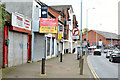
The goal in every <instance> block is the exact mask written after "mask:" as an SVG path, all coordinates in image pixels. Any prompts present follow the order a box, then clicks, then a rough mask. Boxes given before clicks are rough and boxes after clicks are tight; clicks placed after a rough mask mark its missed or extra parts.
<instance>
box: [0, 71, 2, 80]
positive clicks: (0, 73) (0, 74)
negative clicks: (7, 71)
mask: <svg viewBox="0 0 120 80" xmlns="http://www.w3.org/2000/svg"><path fill="white" fill-rule="evenodd" d="M1 79H2V69H0V80H1Z"/></svg>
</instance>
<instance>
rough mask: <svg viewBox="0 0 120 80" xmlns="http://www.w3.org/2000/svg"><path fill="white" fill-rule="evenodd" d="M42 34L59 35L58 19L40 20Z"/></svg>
mask: <svg viewBox="0 0 120 80" xmlns="http://www.w3.org/2000/svg"><path fill="white" fill-rule="evenodd" d="M39 32H40V33H57V32H58V19H54V18H40V29H39Z"/></svg>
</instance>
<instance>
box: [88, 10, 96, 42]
mask: <svg viewBox="0 0 120 80" xmlns="http://www.w3.org/2000/svg"><path fill="white" fill-rule="evenodd" d="M90 9H95V8H88V9H87V10H86V28H87V35H86V40H87V41H88V11H89V10H90Z"/></svg>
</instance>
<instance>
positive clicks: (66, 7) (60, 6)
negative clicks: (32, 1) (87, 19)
mask: <svg viewBox="0 0 120 80" xmlns="http://www.w3.org/2000/svg"><path fill="white" fill-rule="evenodd" d="M51 7H52V8H54V9H55V10H58V11H62V10H63V9H64V10H65V11H66V10H67V9H68V8H71V9H72V12H73V8H72V5H53V6H51Z"/></svg>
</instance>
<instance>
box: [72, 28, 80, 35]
mask: <svg viewBox="0 0 120 80" xmlns="http://www.w3.org/2000/svg"><path fill="white" fill-rule="evenodd" d="M79 33H80V31H79V29H78V28H73V29H72V35H73V36H78V35H79Z"/></svg>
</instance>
